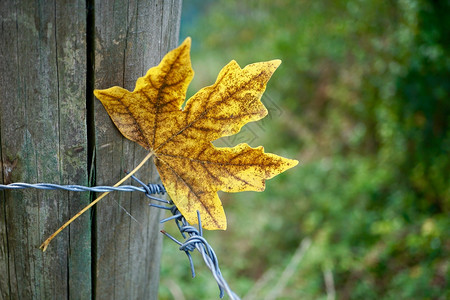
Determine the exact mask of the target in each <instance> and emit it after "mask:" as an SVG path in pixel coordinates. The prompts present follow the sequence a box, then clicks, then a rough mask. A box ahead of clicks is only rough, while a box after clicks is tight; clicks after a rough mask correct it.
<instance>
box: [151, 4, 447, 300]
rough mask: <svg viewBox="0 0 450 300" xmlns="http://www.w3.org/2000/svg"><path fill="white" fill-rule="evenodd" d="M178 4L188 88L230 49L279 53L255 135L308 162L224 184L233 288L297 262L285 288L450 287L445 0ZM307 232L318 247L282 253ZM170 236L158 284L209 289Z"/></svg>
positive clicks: (171, 291) (266, 55)
mask: <svg viewBox="0 0 450 300" xmlns="http://www.w3.org/2000/svg"><path fill="white" fill-rule="evenodd" d="M183 5H184V8H183V9H184V16H183V19H182V22H183V21H184V20H189V22H186V23H182V37H181V38H182V39H183V38H184V37H185V36H191V37H192V38H193V50H192V58H193V67H194V70H195V71H196V77H195V79H194V82H193V84H192V89H191V92H190V93H192V92H194V91H196V90H198V89H199V88H201V87H203V86H205V85H209V84H211V83H212V82H213V81H214V79H215V77H216V76H217V74H218V71H219V70H220V68H221V67H222V66H224V65H225V64H226V63H228V61H230V60H231V59H235V60H236V61H237V62H238V63H239V64H240V65H241V66H244V65H246V64H248V63H252V62H256V61H264V60H270V59H273V58H280V59H282V60H283V64H282V65H281V66H280V68H279V69H278V70H277V72H276V73H275V75H274V77H273V78H272V79H271V81H270V82H269V85H268V89H267V92H266V93H267V95H268V96H267V97H266V98H263V102H264V101H266V102H268V104H269V105H272V106H274V107H278V108H279V109H278V110H277V114H273V113H272V114H269V117H267V118H268V120H267V121H264V123H263V126H261V127H253V130H252V131H253V132H255V133H256V134H255V135H256V136H258V138H257V139H256V140H255V141H254V142H252V145H253V144H254V145H253V146H256V145H259V144H262V145H264V146H265V148H266V150H267V151H269V152H275V153H280V154H283V155H285V156H287V157H295V158H297V159H299V160H300V162H301V164H302V165H300V166H298V167H296V168H295V169H294V170H291V171H289V172H287V173H286V174H282V175H281V176H279V177H277V178H274V179H272V180H271V181H269V182H268V183H267V188H266V191H265V192H263V193H239V194H233V195H231V194H223V195H221V198H222V199H223V200H224V201H223V202H224V205H225V211H226V212H227V216H228V219H229V229H228V230H227V231H226V232H208V233H207V238H208V240H209V241H210V242H211V244H212V245H213V247H214V248H215V250H216V252H217V254H218V256H219V259H220V263H221V265H222V269H223V271H224V273H225V278H226V279H227V280H228V282H229V284H230V286H231V287H232V288H233V289H234V290H235V291H236V292H237V293H238V294H239V295H242V296H243V295H246V294H247V293H248V292H249V291H250V289H253V290H252V295H247V297H248V298H247V299H251V297H250V296H252V297H253V298H252V299H264V297H265V296H266V295H268V294H269V293H270V292H271V289H272V288H273V287H274V286H275V284H276V282H277V279H278V278H279V276H280V274H281V273H282V272H283V271H284V270H285V268H287V267H288V266H291V267H295V272H294V275H292V276H291V278H290V279H289V280H288V282H286V283H285V286H284V288H283V289H282V292H281V294H280V295H279V297H278V299H300V298H301V299H320V298H323V299H325V298H327V295H328V297H331V295H332V293H333V291H335V293H336V298H337V299H449V298H450V290H449V288H448V287H449V286H450V284H449V278H450V277H449V273H450V270H449V269H450V266H449V264H450V262H449V252H450V240H449V238H448V237H449V232H450V218H449V217H450V99H449V94H450V93H449V92H450V53H449V52H450V47H449V43H450V38H449V37H450V18H449V17H448V15H449V14H450V3H449V2H448V1H429V2H428V1H419V0H400V1H392V0H391V1H381V0H372V1H369V0H359V1H295V0H262V1H238V0H233V1H225V0H222V1H185V2H184V4H183ZM269 111H271V110H270V108H269ZM250 128H252V127H250ZM169 230H170V228H169ZM306 237H309V238H311V240H312V246H311V247H310V248H309V250H308V251H307V252H306V255H305V256H304V257H303V259H302V260H301V262H300V264H299V265H298V266H292V265H289V261H290V260H291V257H292V255H293V254H294V253H295V251H296V249H297V248H298V247H299V244H300V243H301V241H302V240H303V239H304V238H306ZM176 248H177V247H176V245H174V244H172V242H170V241H168V242H167V244H166V245H165V248H164V252H165V253H164V255H163V262H162V275H161V289H160V298H161V299H172V298H174V296H173V295H176V292H175V291H178V292H181V294H184V296H185V297H186V298H187V299H213V298H216V297H217V295H218V291H217V288H216V286H215V283H214V280H213V279H212V277H211V275H210V273H209V271H208V270H207V269H206V268H204V269H202V268H200V269H199V270H198V276H199V277H200V278H196V279H191V278H189V277H190V273H189V268H188V263H187V260H186V258H185V257H184V255H182V253H177V251H178V250H177V249H176ZM196 265H197V266H200V265H202V262H201V259H200V258H199V259H198V260H197V262H196ZM327 270H328V271H331V274H332V275H333V276H332V279H333V282H334V286H333V285H330V282H328V283H327V282H326V280H325V279H324V278H325V273H326V272H327ZM269 275H271V276H269ZM262 280H267V281H266V282H265V283H264V284H263V287H261V288H260V289H258V288H257V287H258V283H261V281H262ZM175 298H178V299H181V298H180V297H175ZM328 299H329V298H328Z"/></svg>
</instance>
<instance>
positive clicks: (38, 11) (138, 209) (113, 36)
mask: <svg viewBox="0 0 450 300" xmlns="http://www.w3.org/2000/svg"><path fill="white" fill-rule="evenodd" d="M180 13H181V1H179V0H173V1H162V0H161V1H156V0H152V1H129V2H127V1H115V2H114V1H109V0H108V1H93V0H87V1H59V0H58V1H52V2H50V1H43V0H42V1H12V0H8V1H0V21H1V24H2V27H1V35H0V101H1V102H0V126H1V127H0V144H1V147H0V157H1V173H0V179H1V180H2V182H3V183H5V184H7V183H11V182H28V183H36V182H50V183H59V184H80V185H88V184H90V183H95V184H97V185H113V184H114V183H116V182H117V181H118V180H119V179H120V178H121V177H123V176H124V170H132V169H133V168H134V166H136V165H137V164H138V163H139V162H140V161H141V160H142V159H143V158H144V156H145V154H146V153H145V151H144V150H143V149H140V148H139V146H138V145H134V144H133V143H131V142H129V141H127V140H125V139H124V138H123V137H122V136H121V135H120V133H119V132H118V130H117V129H116V128H115V127H114V125H113V124H112V122H111V121H110V119H109V117H108V116H107V114H106V112H105V110H104V109H103V107H102V105H101V104H100V102H99V101H98V100H95V99H94V97H93V95H92V90H93V88H94V87H95V88H99V89H105V88H108V87H110V86H113V85H120V86H123V87H125V88H127V89H131V90H132V89H134V83H135V81H136V79H137V78H138V77H140V76H142V75H144V74H145V73H146V71H147V69H148V68H149V67H151V66H154V65H156V64H157V63H159V60H160V59H161V57H162V56H163V55H164V54H165V53H166V52H167V51H168V50H170V49H172V48H174V47H175V46H176V43H177V39H178V28H179V20H180ZM138 176H139V178H140V179H141V180H143V181H144V182H158V180H159V179H158V175H157V173H156V171H155V169H154V167H153V166H152V165H151V163H147V165H146V166H145V167H144V168H143V169H141V171H139V172H138ZM90 200H91V199H90V195H89V194H88V193H75V192H62V191H38V190H31V189H28V190H14V191H11V190H8V191H0V299H64V298H73V299H89V298H96V299H156V298H157V287H158V281H159V274H158V273H159V258H160V251H161V237H160V233H159V230H160V228H159V223H158V222H159V220H160V218H161V216H160V212H159V211H157V210H155V209H153V208H152V209H151V208H149V207H148V205H147V204H148V200H147V199H146V198H145V197H144V196H143V195H142V194H136V193H119V192H115V193H111V194H110V195H108V197H107V198H105V199H104V200H102V201H101V202H100V203H99V204H98V205H97V207H96V208H95V209H94V210H92V211H90V212H87V213H85V214H84V215H82V216H81V217H80V218H78V219H77V220H76V221H75V222H74V223H72V225H70V227H69V228H67V229H65V230H64V231H63V232H62V233H60V234H59V235H58V236H57V237H56V238H55V239H54V240H53V241H52V243H51V244H50V246H49V247H48V249H47V251H46V252H44V253H43V252H42V251H40V250H39V245H40V244H41V243H42V242H43V241H44V240H45V239H46V238H47V237H48V235H50V234H51V233H53V231H55V230H56V229H57V228H59V226H61V225H62V224H63V223H64V222H65V221H67V220H68V219H69V218H70V217H71V216H73V215H74V214H75V213H76V212H78V211H79V210H80V209H81V208H83V207H84V206H85V205H87V204H88V203H89V201H90ZM128 213H129V214H131V215H132V216H133V217H134V218H135V219H136V220H137V222H136V221H134V220H133V219H132V218H131V217H130V216H129V215H128Z"/></svg>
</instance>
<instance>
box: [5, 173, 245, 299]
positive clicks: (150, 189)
mask: <svg viewBox="0 0 450 300" xmlns="http://www.w3.org/2000/svg"><path fill="white" fill-rule="evenodd" d="M131 178H133V179H134V180H136V181H137V182H138V183H139V184H140V185H141V186H140V187H139V186H133V185H121V186H118V187H112V186H94V187H86V186H82V185H59V184H52V183H35V184H30V183H23V182H16V183H11V184H7V185H4V184H0V190H18V189H29V188H33V189H39V190H64V191H72V192H98V193H103V192H113V191H119V192H142V193H144V194H145V196H146V197H148V198H149V199H152V200H155V201H159V202H162V203H165V204H168V205H169V206H166V205H159V204H154V203H151V204H150V205H151V206H153V207H156V208H160V209H165V210H170V211H171V213H172V214H173V216H171V217H168V218H165V219H163V220H161V223H164V222H167V221H170V220H175V223H176V224H177V227H178V229H179V230H180V233H181V235H182V236H183V238H184V239H185V241H184V242H180V241H178V240H177V239H175V238H174V237H173V236H171V235H170V234H168V233H167V232H165V231H164V230H162V231H161V232H162V233H163V234H164V235H166V236H167V237H169V238H170V239H171V240H173V241H174V242H175V243H177V244H178V245H179V246H180V247H179V249H180V251H183V252H185V253H186V255H187V257H188V259H189V264H190V268H191V273H192V277H195V269H194V262H193V260H192V256H191V252H193V251H194V250H195V249H197V251H198V252H200V254H201V255H202V257H203V260H204V261H205V264H206V266H207V267H208V268H209V269H210V270H211V273H212V275H213V277H214V279H215V280H216V282H217V285H218V286H219V291H220V298H223V296H224V292H226V293H227V294H228V296H229V297H230V299H232V300H238V299H240V298H239V297H238V296H237V295H236V294H235V293H234V292H233V291H232V290H231V289H230V287H229V286H228V283H227V282H226V280H225V279H224V278H223V276H222V273H221V271H220V268H219V260H218V259H217V256H216V254H215V252H214V250H213V248H212V247H211V246H210V245H209V243H208V242H207V240H206V239H205V238H204V237H203V231H202V226H201V217H200V213H198V212H197V217H198V224H199V227H198V229H197V228H195V227H194V226H191V225H190V224H189V223H188V222H187V221H186V219H185V218H184V217H183V215H182V214H181V213H180V212H179V211H178V209H177V207H176V206H175V205H174V204H173V202H169V201H167V200H164V199H160V198H157V197H154V196H152V195H154V194H165V192H166V190H165V188H164V186H163V185H162V184H145V183H143V182H142V181H140V180H139V179H138V178H136V177H135V176H131ZM186 234H187V235H188V236H189V237H187V236H186Z"/></svg>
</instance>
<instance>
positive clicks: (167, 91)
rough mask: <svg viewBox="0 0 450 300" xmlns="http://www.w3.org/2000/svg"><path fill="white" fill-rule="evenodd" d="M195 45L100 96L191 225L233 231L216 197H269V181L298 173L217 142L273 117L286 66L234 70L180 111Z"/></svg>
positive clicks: (287, 164)
mask: <svg viewBox="0 0 450 300" xmlns="http://www.w3.org/2000/svg"><path fill="white" fill-rule="evenodd" d="M189 49H190V39H186V40H185V41H184V42H183V43H182V44H181V45H180V46H179V47H178V48H176V49H174V50H172V51H170V52H169V53H168V54H167V55H166V56H165V57H164V58H163V60H162V61H161V63H160V64H159V65H158V66H157V67H153V68H151V69H150V70H149V71H148V72H147V74H146V75H145V76H144V77H141V78H139V79H138V80H137V83H136V88H135V90H134V91H133V92H129V91H127V90H125V89H123V88H120V87H113V88H110V89H107V90H96V91H95V95H96V96H97V98H99V99H100V101H101V102H102V103H103V105H104V106H105V109H106V110H107V112H108V114H110V116H111V118H112V120H113V122H114V123H115V125H116V126H117V127H118V128H119V130H120V131H121V132H122V133H123V134H124V136H125V137H127V138H129V139H130V140H133V141H135V142H137V143H139V144H140V145H142V146H143V147H145V148H146V149H149V150H150V151H152V152H153V153H154V163H155V165H156V167H157V169H158V172H159V174H160V177H161V180H162V182H163V184H164V186H165V188H166V190H167V193H168V194H169V196H170V197H171V199H172V200H173V202H174V203H175V205H176V206H177V208H178V209H179V211H180V212H181V213H182V214H183V216H184V217H185V218H186V220H187V221H188V222H189V223H191V224H195V223H197V211H199V212H200V215H201V218H202V225H203V227H204V228H206V229H226V217H225V212H224V210H223V207H222V203H221V201H220V199H219V197H218V195H217V191H219V190H222V191H226V192H239V191H250V190H251V191H262V190H264V188H265V180H266V179H270V178H272V177H273V176H275V175H277V174H279V173H281V172H283V171H285V170H287V169H289V168H291V167H293V166H295V165H296V164H297V163H298V162H297V161H296V160H290V159H286V158H283V157H280V156H277V155H275V154H271V153H264V148H263V147H257V148H251V147H250V146H248V145H247V144H240V145H237V146H235V147H232V148H216V147H215V146H214V145H213V144H212V143H211V142H212V141H213V140H216V139H217V138H220V137H222V136H227V135H232V134H235V133H237V132H239V130H240V129H241V128H242V126H244V125H245V124H246V123H248V122H251V121H256V120H259V119H261V118H263V117H264V116H265V115H267V109H266V108H265V107H264V105H263V104H262V102H261V101H260V98H261V96H262V94H263V92H264V90H265V88H266V84H267V82H268V80H269V79H270V77H271V76H272V74H273V72H274V71H275V70H276V69H277V67H278V66H279V65H280V63H281V61H280V60H272V61H268V62H260V63H254V64H250V65H247V66H246V67H245V68H243V69H242V68H240V67H239V65H238V64H237V63H236V62H235V61H231V62H230V63H229V64H227V65H226V66H225V67H224V68H223V69H222V70H221V71H220V73H219V75H218V77H217V80H216V82H215V83H214V84H213V85H211V86H208V87H205V88H203V89H201V90H200V91H198V92H197V93H196V94H195V95H194V96H192V97H191V98H190V99H189V100H188V101H187V102H186V105H185V108H184V110H181V105H182V103H183V102H184V99H185V96H186V90H187V86H188V84H189V82H190V81H191V79H192V76H193V71H192V68H191V62H190V58H189Z"/></svg>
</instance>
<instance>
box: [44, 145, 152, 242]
mask: <svg viewBox="0 0 450 300" xmlns="http://www.w3.org/2000/svg"><path fill="white" fill-rule="evenodd" d="M152 156H153V152H150V153H149V154H147V156H146V157H144V159H143V160H142V161H141V162H140V163H139V165H138V166H137V167H136V168H134V169H133V171H131V172H130V173H128V174H127V176H125V177H124V178H122V179H121V180H120V181H119V182H117V183H116V184H115V185H114V186H113V187H117V186H119V185H121V184H122V183H123V182H124V181H125V180H127V179H128V178H130V177H131V176H132V175H133V174H134V173H136V172H137V171H138V170H139V169H140V168H141V167H142V166H143V165H144V164H145V163H146V162H147V160H149V159H150V157H152ZM109 193H110V192H104V193H103V194H101V195H100V196H99V197H98V198H97V199H95V200H94V201H92V202H91V203H89V205H87V206H86V207H85V208H83V209H82V210H80V211H79V212H78V213H77V214H76V215H75V216H73V217H72V218H71V219H70V220H69V221H67V222H66V223H65V224H64V225H63V226H61V227H60V228H59V229H58V230H56V231H55V232H54V233H53V234H52V235H51V236H49V238H48V239H46V240H45V242H43V243H42V245H41V246H40V247H39V249H42V251H45V250H47V247H48V245H49V244H50V242H51V241H52V240H53V239H54V238H55V237H56V236H57V235H58V234H59V233H60V232H61V231H63V230H64V228H66V227H67V226H69V224H70V223H72V222H73V221H75V219H77V218H78V217H79V216H81V215H82V214H83V213H84V212H85V211H87V210H88V209H89V208H91V207H92V206H94V205H95V204H97V202H99V201H100V200H102V199H103V198H104V197H105V196H106V195H108V194H109Z"/></svg>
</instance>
